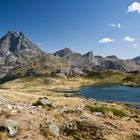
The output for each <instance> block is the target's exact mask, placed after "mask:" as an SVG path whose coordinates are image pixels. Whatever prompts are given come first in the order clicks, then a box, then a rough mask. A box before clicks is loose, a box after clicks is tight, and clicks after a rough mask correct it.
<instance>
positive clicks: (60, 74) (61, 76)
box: [55, 73, 67, 79]
mask: <svg viewBox="0 0 140 140" xmlns="http://www.w3.org/2000/svg"><path fill="white" fill-rule="evenodd" d="M55 77H57V78H62V79H67V76H66V75H65V74H64V73H57V74H56V75H55Z"/></svg>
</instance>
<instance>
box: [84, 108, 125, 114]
mask: <svg viewBox="0 0 140 140" xmlns="http://www.w3.org/2000/svg"><path fill="white" fill-rule="evenodd" d="M85 109H87V110H90V111H92V112H101V113H102V114H104V115H106V114H108V113H113V115H114V116H117V117H125V116H127V114H126V113H125V112H124V111H122V110H118V109H115V108H110V107H97V106H86V107H85Z"/></svg>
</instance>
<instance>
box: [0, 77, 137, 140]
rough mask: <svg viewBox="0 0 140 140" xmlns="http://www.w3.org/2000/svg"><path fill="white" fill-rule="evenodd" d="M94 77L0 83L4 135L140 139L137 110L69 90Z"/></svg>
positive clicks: (18, 139) (35, 139)
mask: <svg viewBox="0 0 140 140" xmlns="http://www.w3.org/2000/svg"><path fill="white" fill-rule="evenodd" d="M96 82H97V81H93V80H91V79H90V80H89V79H83V78H76V79H74V78H72V79H54V78H22V79H17V80H14V81H11V82H7V83H5V84H4V85H1V89H0V140H14V139H15V140H122V139H123V140H139V139H140V111H139V110H136V109H134V108H132V107H129V106H127V105H123V104H121V103H109V102H99V101H96V100H92V99H85V98H79V97H74V96H73V94H69V93H66V92H67V91H69V92H72V91H77V90H78V89H79V87H80V86H84V85H91V84H95V83H96ZM44 97H45V98H44ZM46 97H47V98H46ZM39 98H40V100H39ZM37 101H38V102H37ZM39 101H40V102H41V101H42V102H41V103H40V102H39ZM33 103H34V104H33ZM87 107H88V108H87ZM89 107H91V108H92V107H94V110H91V109H89ZM95 107H96V110H95ZM105 108H109V111H108V110H104V109H105ZM110 108H111V109H117V111H121V112H119V113H120V114H117V113H116V111H115V112H113V111H114V110H113V111H112V110H110ZM122 113H124V114H125V115H124V114H123V115H122ZM7 122H8V123H7ZM9 122H10V123H9ZM12 127H13V128H12ZM10 132H12V133H10ZM13 132H15V134H14V133H13Z"/></svg>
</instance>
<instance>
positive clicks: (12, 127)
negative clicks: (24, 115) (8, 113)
mask: <svg viewBox="0 0 140 140" xmlns="http://www.w3.org/2000/svg"><path fill="white" fill-rule="evenodd" d="M0 131H3V132H4V131H6V132H7V133H8V136H9V137H14V136H16V135H17V133H18V123H17V122H16V121H13V120H6V121H4V122H3V123H2V124H0Z"/></svg>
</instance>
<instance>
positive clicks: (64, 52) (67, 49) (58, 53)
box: [54, 48, 74, 57]
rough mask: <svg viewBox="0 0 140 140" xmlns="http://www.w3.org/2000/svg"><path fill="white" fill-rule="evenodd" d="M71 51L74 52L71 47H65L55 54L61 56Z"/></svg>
mask: <svg viewBox="0 0 140 140" xmlns="http://www.w3.org/2000/svg"><path fill="white" fill-rule="evenodd" d="M71 53H74V52H73V51H72V50H71V49H70V48H64V49H62V50H59V51H56V52H55V53H54V55H55V56H59V57H64V56H66V55H69V54H71Z"/></svg>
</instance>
